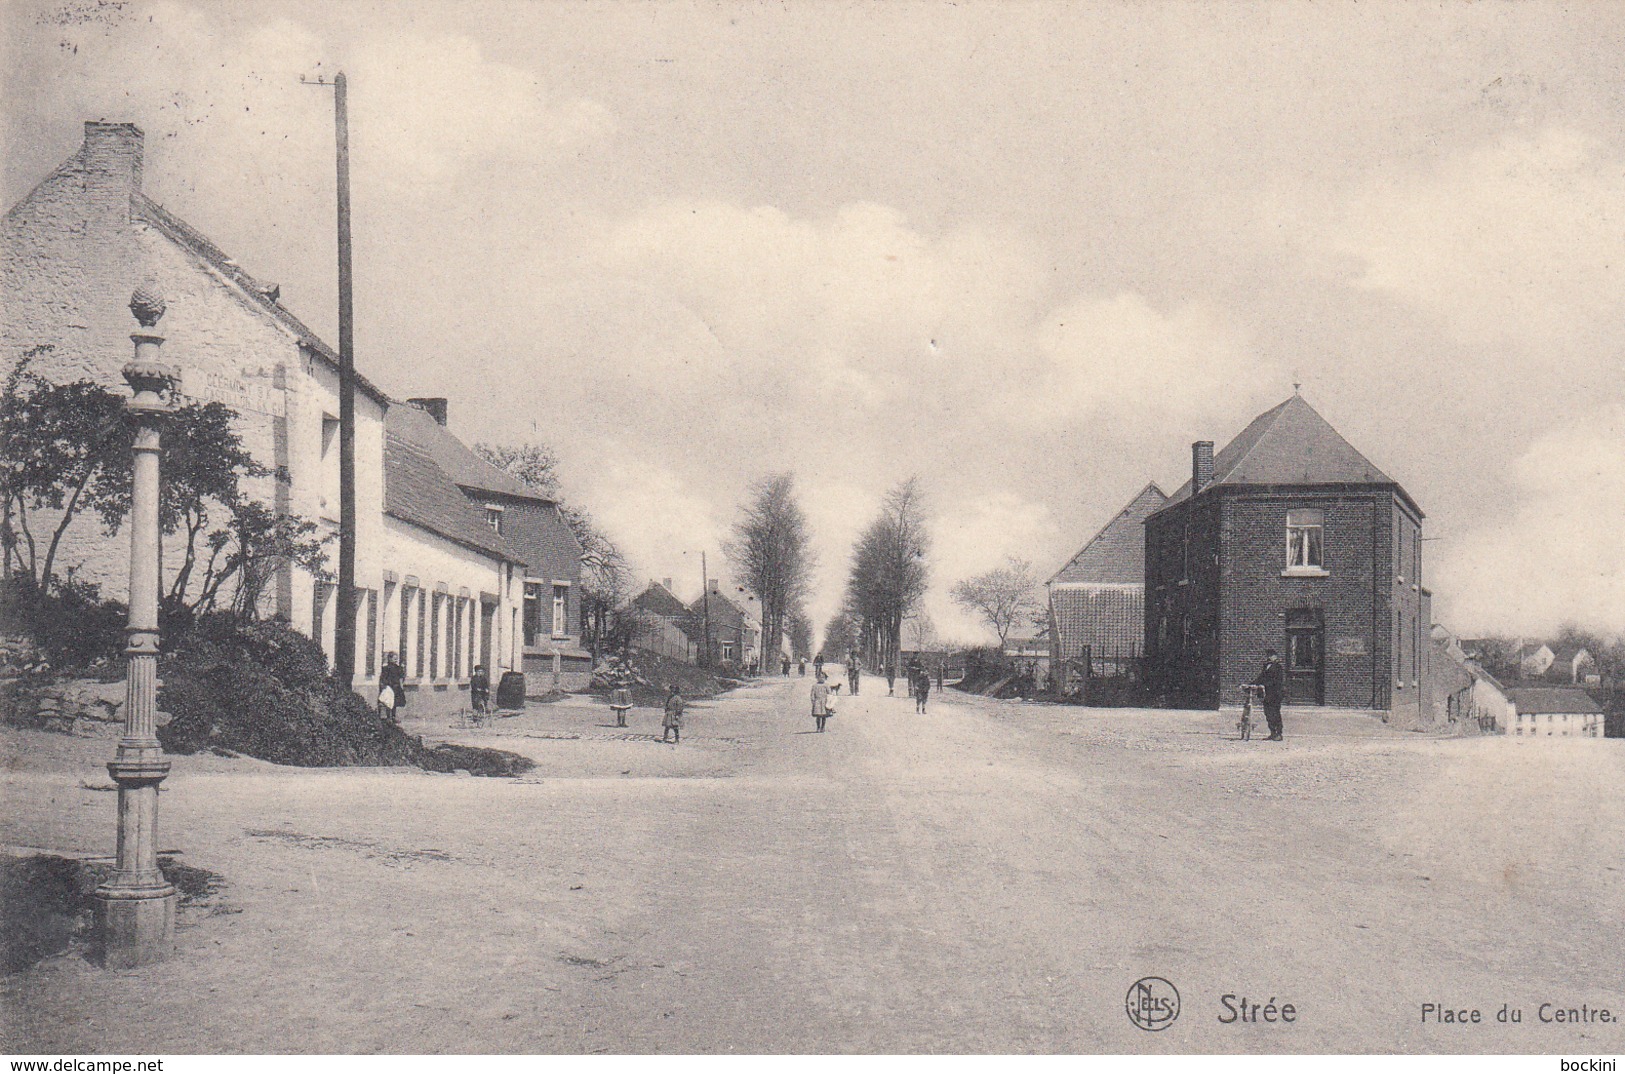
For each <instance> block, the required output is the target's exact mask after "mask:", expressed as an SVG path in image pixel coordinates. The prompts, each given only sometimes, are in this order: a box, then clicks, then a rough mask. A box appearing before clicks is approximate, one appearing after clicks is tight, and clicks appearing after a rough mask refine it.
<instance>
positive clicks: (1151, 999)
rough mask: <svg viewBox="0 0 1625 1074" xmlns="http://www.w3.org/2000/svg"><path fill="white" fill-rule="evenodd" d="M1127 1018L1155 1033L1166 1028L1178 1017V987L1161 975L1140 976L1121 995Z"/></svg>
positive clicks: (1148, 1031)
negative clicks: (1126, 991) (1122, 995)
mask: <svg viewBox="0 0 1625 1074" xmlns="http://www.w3.org/2000/svg"><path fill="white" fill-rule="evenodd" d="M1123 1006H1124V1007H1125V1008H1126V1009H1127V1011H1128V1020H1129V1021H1131V1022H1133V1023H1134V1024H1135V1025H1137V1026H1139V1027H1140V1028H1141V1029H1143V1030H1145V1031H1146V1032H1147V1033H1155V1032H1157V1031H1158V1030H1161V1029H1167V1028H1168V1027H1169V1026H1171V1025H1173V1024H1174V1019H1175V1018H1178V1017H1179V989H1177V988H1175V987H1174V986H1173V985H1172V984H1170V983H1169V982H1168V981H1165V980H1163V979H1162V978H1161V977H1141V978H1140V979H1139V980H1138V981H1135V982H1134V984H1133V985H1132V986H1131V987H1130V988H1129V990H1128V995H1127V996H1125V997H1123Z"/></svg>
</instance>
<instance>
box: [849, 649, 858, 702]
mask: <svg viewBox="0 0 1625 1074" xmlns="http://www.w3.org/2000/svg"><path fill="white" fill-rule="evenodd" d="M860 674H861V673H860V672H859V671H858V654H857V653H856V652H855V651H854V652H852V653H850V654H848V655H847V658H846V691H847V693H849V694H851V695H852V696H853V697H857V696H858V679H859V675H860Z"/></svg>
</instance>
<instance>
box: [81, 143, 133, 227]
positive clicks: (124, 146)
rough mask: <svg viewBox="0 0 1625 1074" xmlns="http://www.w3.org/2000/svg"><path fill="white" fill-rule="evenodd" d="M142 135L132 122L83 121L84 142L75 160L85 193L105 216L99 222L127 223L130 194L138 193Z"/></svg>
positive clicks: (101, 214)
mask: <svg viewBox="0 0 1625 1074" xmlns="http://www.w3.org/2000/svg"><path fill="white" fill-rule="evenodd" d="M143 142H144V137H143V135H142V133H141V128H140V127H137V126H136V125H135V124H134V123H102V122H100V121H97V120H91V121H90V122H87V123H86V124H85V144H84V145H83V146H82V147H80V149H79V154H78V157H77V159H76V163H77V165H78V168H79V172H80V174H81V175H82V176H83V181H84V184H85V193H86V195H87V196H88V197H89V198H90V199H91V200H92V201H93V203H94V204H95V205H97V206H98V207H99V208H100V209H101V210H102V211H101V213H100V214H98V215H99V216H102V217H106V219H104V220H102V221H101V223H103V224H107V223H112V224H115V225H117V224H127V223H128V222H129V219H130V197H131V195H133V194H139V193H141V161H142V157H143V148H142V147H143Z"/></svg>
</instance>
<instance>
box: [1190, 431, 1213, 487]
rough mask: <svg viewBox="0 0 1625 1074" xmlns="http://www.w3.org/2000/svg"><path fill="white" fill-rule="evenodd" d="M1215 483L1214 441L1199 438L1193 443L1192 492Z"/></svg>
mask: <svg viewBox="0 0 1625 1074" xmlns="http://www.w3.org/2000/svg"><path fill="white" fill-rule="evenodd" d="M1211 484H1213V441H1211V440H1198V441H1196V442H1195V443H1194V444H1192V445H1191V494H1192V495H1195V494H1196V493H1198V492H1201V491H1202V490H1203V489H1205V488H1207V487H1208V486H1209V485H1211Z"/></svg>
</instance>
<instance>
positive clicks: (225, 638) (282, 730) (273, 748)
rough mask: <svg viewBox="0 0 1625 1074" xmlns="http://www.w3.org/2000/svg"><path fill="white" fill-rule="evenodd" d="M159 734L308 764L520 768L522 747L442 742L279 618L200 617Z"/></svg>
mask: <svg viewBox="0 0 1625 1074" xmlns="http://www.w3.org/2000/svg"><path fill="white" fill-rule="evenodd" d="M160 677H161V681H162V685H161V686H160V688H159V692H158V708H159V709H160V710H161V711H163V712H165V713H168V714H169V719H168V721H167V722H165V723H162V724H161V725H160V726H159V728H158V740H159V741H160V742H161V743H163V746H164V749H166V750H168V751H170V752H172V753H183V754H185V753H198V752H203V751H208V752H213V753H224V754H243V755H246V756H249V757H257V758H259V759H261V760H265V761H272V762H274V763H276V764H287V765H301V766H306V767H319V768H326V767H339V766H346V765H411V766H414V767H418V768H423V769H426V770H428V771H431V772H455V771H467V772H469V773H471V774H473V775H477V776H513V775H518V774H520V773H522V772H525V771H528V770H529V769H530V768H532V767H533V766H534V765H533V762H532V761H531V760H530V759H529V758H527V757H522V756H520V755H519V754H517V753H509V752H507V751H505V750H492V749H483V748H479V747H474V746H452V745H443V746H434V747H429V746H425V745H424V744H423V740H422V739H421V738H418V737H416V736H413V735H408V734H407V733H406V732H404V731H402V730H401V729H400V728H399V727H398V726H396V725H395V724H394V723H392V722H391V721H389V720H387V719H384V718H383V717H381V716H380V715H379V714H378V710H377V709H376V708H375V707H374V706H372V705H370V704H368V703H367V702H366V701H364V700H363V699H362V698H361V697H360V696H359V695H358V694H356V693H355V692H354V691H353V690H351V689H350V688H349V687H348V686H346V685H345V684H344V683H342V682H340V681H339V680H338V679H337V678H335V677H334V676H333V675H332V674H331V673H330V672H329V671H328V669H327V660H326V657H325V656H324V655H323V653H322V650H321V647H320V646H319V645H317V644H316V643H315V642H314V641H312V640H311V639H310V638H307V637H306V636H305V635H303V634H301V633H299V632H298V631H297V630H294V629H293V628H292V627H290V626H289V625H288V624H287V623H285V622H282V621H279V620H267V621H258V620H246V619H241V618H238V617H236V616H231V615H224V614H221V615H209V616H204V617H203V618H201V619H199V620H198V621H197V622H196V623H195V624H194V625H193V626H192V627H191V628H190V629H189V630H187V631H186V632H185V633H184V634H182V635H181V636H180V637H179V638H178V639H176V641H175V644H174V647H173V648H172V649H171V650H170V651H169V652H168V653H166V654H165V655H164V658H163V660H162V662H161V665H160Z"/></svg>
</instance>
